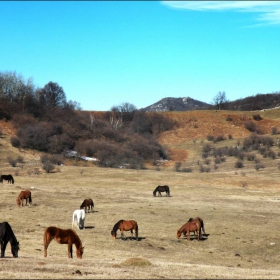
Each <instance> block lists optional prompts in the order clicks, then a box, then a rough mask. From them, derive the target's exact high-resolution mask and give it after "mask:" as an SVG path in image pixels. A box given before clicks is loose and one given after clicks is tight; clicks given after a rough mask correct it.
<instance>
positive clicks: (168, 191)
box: [167, 186, 170, 196]
mask: <svg viewBox="0 0 280 280" xmlns="http://www.w3.org/2000/svg"><path fill="white" fill-rule="evenodd" d="M167 193H168V196H170V189H169V187H168V186H167Z"/></svg>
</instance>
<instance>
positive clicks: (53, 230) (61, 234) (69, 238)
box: [44, 227, 84, 259]
mask: <svg viewBox="0 0 280 280" xmlns="http://www.w3.org/2000/svg"><path fill="white" fill-rule="evenodd" d="M53 239H55V240H56V242H57V243H59V244H68V258H73V250H72V245H73V244H75V246H76V254H77V258H78V259H81V258H82V256H83V253H84V247H82V242H81V239H80V238H79V236H78V235H77V233H76V232H75V231H73V230H72V229H61V228H57V227H48V228H47V229H46V231H45V234H44V257H46V256H47V249H48V246H49V244H50V242H51V241H52V240H53Z"/></svg>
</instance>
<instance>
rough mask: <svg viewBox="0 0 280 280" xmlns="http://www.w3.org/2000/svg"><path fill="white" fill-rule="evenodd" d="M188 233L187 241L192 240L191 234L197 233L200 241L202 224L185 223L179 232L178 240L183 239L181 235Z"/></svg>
mask: <svg viewBox="0 0 280 280" xmlns="http://www.w3.org/2000/svg"><path fill="white" fill-rule="evenodd" d="M184 232H186V233H187V239H188V240H190V233H191V232H196V233H197V240H198V241H199V240H200V235H201V224H200V222H199V221H198V220H197V221H193V222H187V223H185V224H184V225H183V226H182V227H181V228H180V229H179V230H177V238H178V239H179V238H180V237H181V234H182V233H184Z"/></svg>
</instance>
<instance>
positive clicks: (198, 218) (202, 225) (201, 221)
mask: <svg viewBox="0 0 280 280" xmlns="http://www.w3.org/2000/svg"><path fill="white" fill-rule="evenodd" d="M194 221H199V222H200V224H201V230H202V231H203V233H204V234H206V233H205V229H204V222H203V220H202V219H201V218H200V217H196V218H195V219H193V218H190V219H189V220H188V222H194Z"/></svg>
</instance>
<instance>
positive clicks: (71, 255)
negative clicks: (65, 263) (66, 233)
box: [68, 243, 73, 258]
mask: <svg viewBox="0 0 280 280" xmlns="http://www.w3.org/2000/svg"><path fill="white" fill-rule="evenodd" d="M68 258H73V248H72V243H68Z"/></svg>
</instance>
